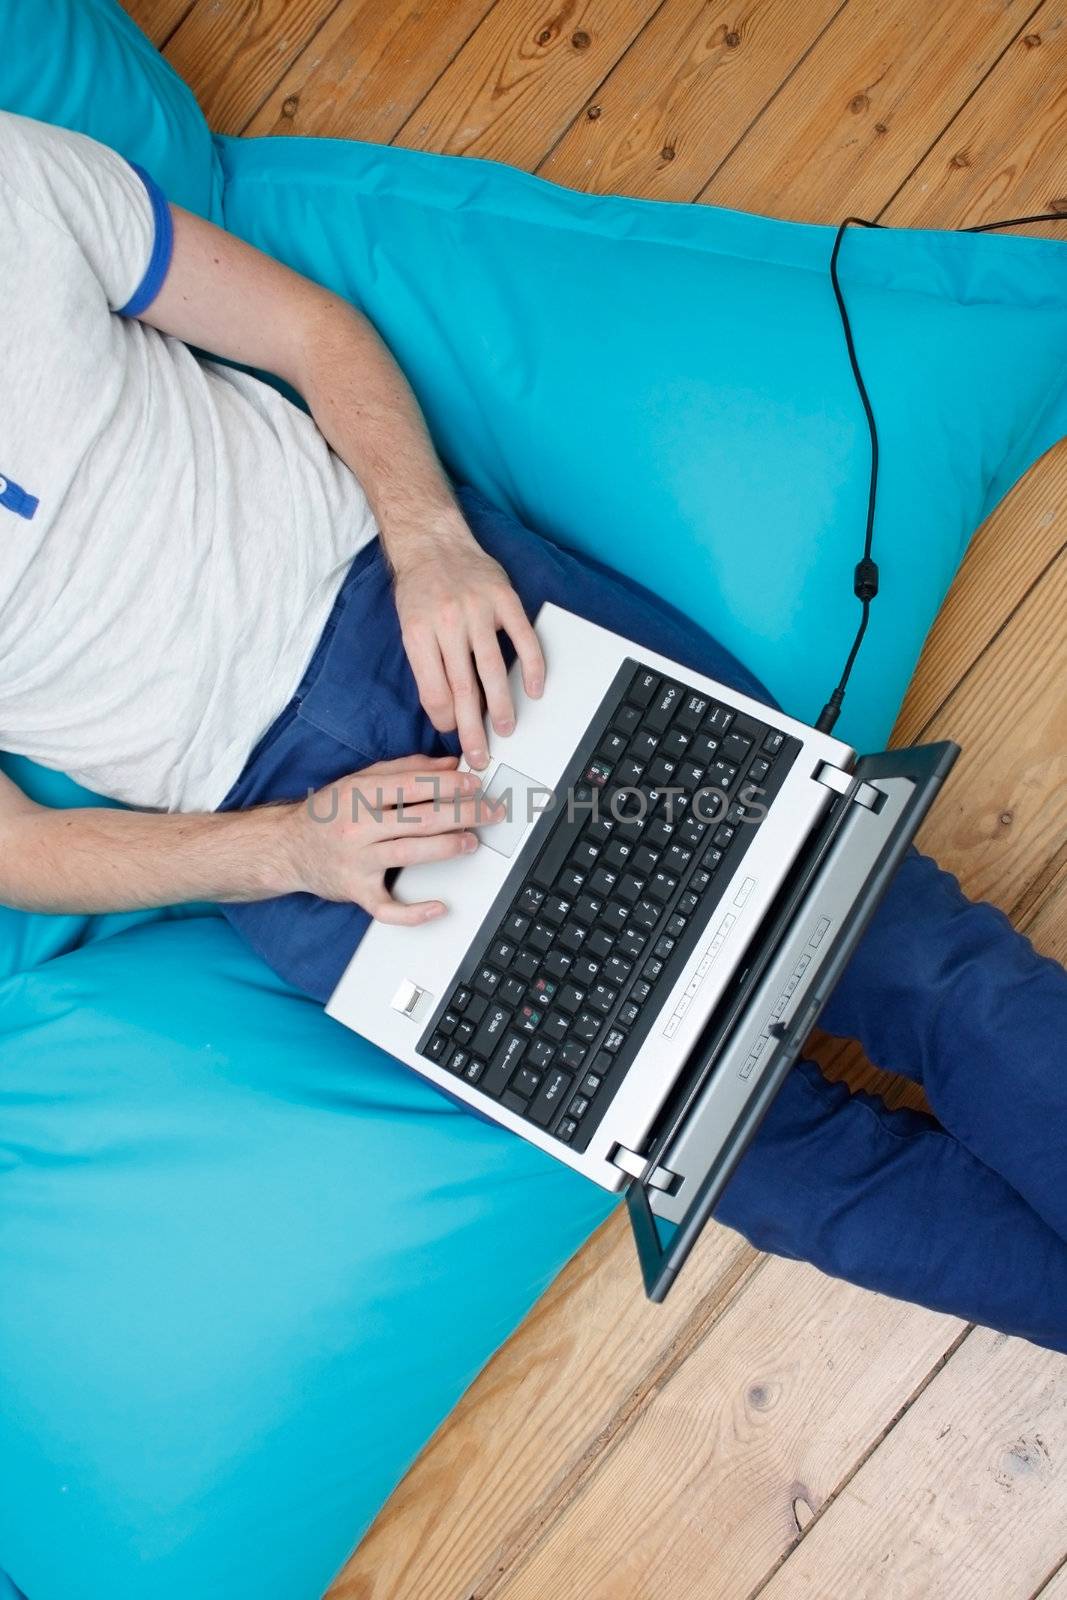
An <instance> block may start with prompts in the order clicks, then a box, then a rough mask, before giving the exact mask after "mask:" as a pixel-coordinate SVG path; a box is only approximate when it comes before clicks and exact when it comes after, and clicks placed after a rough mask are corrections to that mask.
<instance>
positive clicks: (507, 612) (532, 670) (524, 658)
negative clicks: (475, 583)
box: [497, 589, 545, 700]
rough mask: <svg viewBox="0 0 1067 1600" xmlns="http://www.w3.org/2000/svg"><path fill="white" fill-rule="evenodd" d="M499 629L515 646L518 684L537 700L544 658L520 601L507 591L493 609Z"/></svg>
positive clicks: (541, 690)
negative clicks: (519, 678)
mask: <svg viewBox="0 0 1067 1600" xmlns="http://www.w3.org/2000/svg"><path fill="white" fill-rule="evenodd" d="M497 618H498V620H499V622H500V625H501V627H502V628H503V629H504V632H505V633H506V634H507V636H508V638H509V639H510V640H511V642H512V644H513V645H514V646H515V654H516V655H517V656H518V658H519V665H520V667H521V668H522V684H523V688H524V689H525V690H526V693H527V694H528V695H529V696H530V699H531V700H539V699H540V698H541V695H542V694H543V693H544V689H545V657H544V653H543V651H542V649H541V646H540V644H539V643H538V640H537V635H536V633H535V632H534V630H533V626H532V624H531V622H530V619H529V617H528V616H527V615H526V612H525V610H524V608H523V604H522V601H521V600H520V599H519V597H518V595H517V594H516V593H515V591H514V589H511V590H510V591H509V592H508V594H507V595H506V596H505V597H504V599H503V600H502V601H501V602H500V604H499V605H498V606H497Z"/></svg>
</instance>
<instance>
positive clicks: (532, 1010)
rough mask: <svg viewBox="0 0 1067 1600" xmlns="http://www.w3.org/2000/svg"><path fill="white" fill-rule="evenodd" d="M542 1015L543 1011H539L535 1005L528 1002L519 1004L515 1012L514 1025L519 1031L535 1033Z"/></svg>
mask: <svg viewBox="0 0 1067 1600" xmlns="http://www.w3.org/2000/svg"><path fill="white" fill-rule="evenodd" d="M543 1016H544V1012H543V1011H540V1010H539V1009H538V1008H537V1006H532V1005H529V1004H527V1005H524V1006H520V1007H519V1009H518V1011H517V1012H516V1014H515V1026H516V1027H517V1028H518V1030H519V1032H520V1033H536V1032H537V1030H538V1028H539V1027H540V1026H541V1018H542V1017H543Z"/></svg>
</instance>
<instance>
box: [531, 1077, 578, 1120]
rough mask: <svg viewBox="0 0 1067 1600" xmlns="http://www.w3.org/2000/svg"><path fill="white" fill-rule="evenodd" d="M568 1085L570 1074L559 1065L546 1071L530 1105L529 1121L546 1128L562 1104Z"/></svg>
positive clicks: (569, 1084) (569, 1083)
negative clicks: (543, 1079) (535, 1097)
mask: <svg viewBox="0 0 1067 1600" xmlns="http://www.w3.org/2000/svg"><path fill="white" fill-rule="evenodd" d="M570 1086H571V1075H570V1073H569V1072H563V1071H562V1070H561V1069H560V1068H559V1067H553V1068H552V1071H551V1072H548V1073H546V1074H545V1081H544V1083H543V1084H542V1085H541V1088H540V1090H539V1091H538V1095H537V1099H536V1100H535V1101H534V1103H533V1105H532V1106H531V1107H530V1121H531V1122H536V1123H538V1124H539V1125H540V1126H541V1127H542V1128H547V1127H548V1125H549V1123H550V1122H551V1121H552V1118H553V1117H554V1116H555V1115H556V1112H557V1111H558V1110H559V1108H560V1106H561V1105H562V1104H563V1101H564V1099H565V1098H566V1094H567V1090H568V1089H569V1088H570Z"/></svg>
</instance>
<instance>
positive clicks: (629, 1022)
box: [616, 1000, 641, 1028]
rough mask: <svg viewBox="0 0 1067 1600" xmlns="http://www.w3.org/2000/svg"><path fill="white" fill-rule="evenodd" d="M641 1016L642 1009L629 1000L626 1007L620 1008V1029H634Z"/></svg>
mask: <svg viewBox="0 0 1067 1600" xmlns="http://www.w3.org/2000/svg"><path fill="white" fill-rule="evenodd" d="M640 1015H641V1007H640V1006H636V1005H634V1003H633V1001H632V1000H627V1001H626V1004H625V1005H621V1006H620V1007H619V1015H618V1017H617V1019H616V1020H617V1022H618V1024H619V1026H620V1028H632V1027H633V1025H634V1023H635V1022H636V1021H637V1019H638V1017H639V1016H640Z"/></svg>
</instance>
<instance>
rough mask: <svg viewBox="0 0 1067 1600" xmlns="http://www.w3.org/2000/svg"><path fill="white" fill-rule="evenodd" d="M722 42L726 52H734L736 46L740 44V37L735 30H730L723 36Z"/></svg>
mask: <svg viewBox="0 0 1067 1600" xmlns="http://www.w3.org/2000/svg"><path fill="white" fill-rule="evenodd" d="M722 42H723V44H724V45H725V46H726V48H727V50H736V49H737V47H738V45H739V44H740V43H741V35H740V34H739V33H738V31H737V29H736V28H731V29H730V31H729V33H727V34H725V35H724V37H723V41H722Z"/></svg>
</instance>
